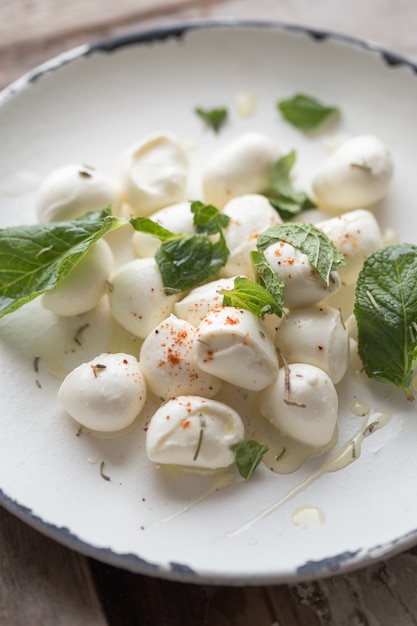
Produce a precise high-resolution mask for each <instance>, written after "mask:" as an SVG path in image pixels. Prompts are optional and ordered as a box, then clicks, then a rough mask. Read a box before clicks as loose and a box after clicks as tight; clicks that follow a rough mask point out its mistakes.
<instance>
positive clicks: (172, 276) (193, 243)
mask: <svg viewBox="0 0 417 626" xmlns="http://www.w3.org/2000/svg"><path fill="white" fill-rule="evenodd" d="M228 256H229V250H228V248H227V245H226V242H225V239H224V237H223V235H222V234H220V236H219V239H218V240H217V241H212V240H211V239H210V238H209V237H208V236H207V235H205V234H202V235H200V234H195V235H186V236H183V237H177V238H175V239H169V240H167V241H164V242H163V243H162V244H161V245H160V246H159V248H158V249H157V251H156V253H155V261H156V262H157V264H158V267H159V271H160V272H161V276H162V282H163V284H164V287H165V291H166V293H167V294H169V293H172V292H178V291H186V290H188V289H193V288H194V287H197V286H198V285H202V284H203V283H206V282H208V281H210V280H213V279H214V278H215V277H216V276H217V274H218V272H219V271H220V269H221V268H222V267H223V265H225V263H226V261H227V259H228Z"/></svg>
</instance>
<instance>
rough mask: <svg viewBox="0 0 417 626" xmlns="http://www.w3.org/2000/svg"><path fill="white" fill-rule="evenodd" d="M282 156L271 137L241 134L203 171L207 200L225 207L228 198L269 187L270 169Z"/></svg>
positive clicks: (223, 148) (214, 155)
mask: <svg viewBox="0 0 417 626" xmlns="http://www.w3.org/2000/svg"><path fill="white" fill-rule="evenodd" d="M278 157H279V149H278V147H277V145H276V144H275V142H274V141H272V139H270V137H267V136H266V135H262V134H260V133H254V132H253V133H245V134H243V135H239V136H238V137H236V138H235V139H234V140H232V141H231V142H230V143H228V144H226V145H225V146H223V147H222V148H221V149H220V150H219V151H218V152H216V153H215V154H213V156H212V157H211V158H210V159H209V160H208V162H207V164H206V166H205V168H204V171H203V175H202V184H203V196H204V200H205V202H207V203H208V204H213V205H214V206H215V207H217V208H218V209H222V208H223V207H224V205H225V204H226V202H228V201H229V200H231V199H232V198H236V197H237V196H243V195H244V194H250V193H259V192H261V191H264V190H265V189H266V188H267V187H268V169H269V167H270V166H271V165H272V164H273V163H274V161H276V160H277V159H278Z"/></svg>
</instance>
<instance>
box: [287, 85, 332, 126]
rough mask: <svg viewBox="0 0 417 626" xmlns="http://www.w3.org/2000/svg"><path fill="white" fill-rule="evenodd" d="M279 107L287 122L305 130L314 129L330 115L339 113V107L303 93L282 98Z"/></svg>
mask: <svg viewBox="0 0 417 626" xmlns="http://www.w3.org/2000/svg"><path fill="white" fill-rule="evenodd" d="M277 108H278V110H279V111H281V113H282V115H283V116H284V118H285V119H286V120H287V122H289V123H290V124H292V125H293V126H295V127H296V128H298V129H299V130H303V131H310V130H314V129H315V128H317V126H319V125H320V124H322V123H323V122H324V120H325V119H326V118H328V117H329V115H333V114H338V113H339V108H338V107H336V106H327V105H325V104H323V103H322V102H320V101H319V100H316V99H315V98H313V97H312V96H308V95H306V94H302V93H300V94H296V95H295V96H293V97H292V98H289V99H288V100H281V101H280V102H278V103H277Z"/></svg>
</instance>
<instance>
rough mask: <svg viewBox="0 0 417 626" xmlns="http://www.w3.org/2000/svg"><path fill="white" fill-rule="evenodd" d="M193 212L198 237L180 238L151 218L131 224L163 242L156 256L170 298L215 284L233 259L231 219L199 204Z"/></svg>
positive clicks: (180, 236) (182, 236)
mask: <svg viewBox="0 0 417 626" xmlns="http://www.w3.org/2000/svg"><path fill="white" fill-rule="evenodd" d="M191 211H192V212H193V213H194V225H195V227H196V229H197V231H198V232H197V233H195V234H188V235H187V234H180V235H177V234H175V233H172V232H171V231H169V230H167V229H166V228H163V227H162V226H160V225H159V224H157V223H156V222H153V220H151V219H150V218H143V217H140V218H132V219H131V220H130V223H131V224H132V226H133V227H134V228H135V229H136V230H138V231H140V232H145V233H147V234H149V235H153V236H154V237H158V239H160V240H161V241H162V243H161V245H160V246H159V247H158V249H157V251H156V253H155V261H156V263H157V264H158V267H159V271H160V272H161V277H162V282H163V285H164V287H165V292H166V293H167V294H171V293H172V292H178V291H186V290H188V289H193V288H194V287H197V286H198V285H201V284H203V283H205V282H208V281H210V280H212V279H213V278H215V277H216V276H217V274H218V272H219V271H220V269H221V268H222V267H223V265H225V264H226V262H227V259H228V257H229V249H228V247H227V245H226V240H225V238H224V235H223V231H222V227H224V226H226V225H227V224H228V223H229V220H230V218H229V217H228V216H227V215H224V214H221V213H220V212H219V211H218V209H216V208H215V207H213V206H211V205H205V204H203V203H202V202H199V201H196V202H193V203H192V204H191ZM216 236H217V238H216Z"/></svg>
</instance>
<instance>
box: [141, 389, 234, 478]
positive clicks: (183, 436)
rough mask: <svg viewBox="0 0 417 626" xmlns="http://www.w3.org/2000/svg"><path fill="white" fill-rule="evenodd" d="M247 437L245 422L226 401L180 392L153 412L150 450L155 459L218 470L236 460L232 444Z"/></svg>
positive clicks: (147, 439)
mask: <svg viewBox="0 0 417 626" xmlns="http://www.w3.org/2000/svg"><path fill="white" fill-rule="evenodd" d="M243 438H244V426H243V422H242V420H241V418H240V416H239V415H238V413H236V411H234V410H233V409H231V408H230V407H228V406H227V405H226V404H223V403H222V402H217V401H215V400H211V399H208V398H202V397H199V396H192V395H186V396H178V397H175V398H171V400H169V401H168V402H165V403H164V404H163V405H162V406H161V407H160V408H159V409H158V410H157V411H156V413H154V415H153V416H152V418H151V421H150V423H149V427H148V430H147V433H146V451H147V453H148V457H149V459H150V460H151V461H153V462H155V463H162V464H169V465H180V466H183V467H188V468H194V469H209V470H215V469H219V468H223V467H228V466H229V465H232V463H234V460H235V455H234V453H233V451H232V450H231V449H230V448H231V446H233V445H235V444H237V443H239V441H242V439H243Z"/></svg>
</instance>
